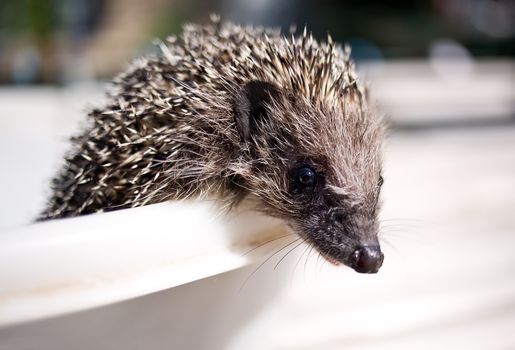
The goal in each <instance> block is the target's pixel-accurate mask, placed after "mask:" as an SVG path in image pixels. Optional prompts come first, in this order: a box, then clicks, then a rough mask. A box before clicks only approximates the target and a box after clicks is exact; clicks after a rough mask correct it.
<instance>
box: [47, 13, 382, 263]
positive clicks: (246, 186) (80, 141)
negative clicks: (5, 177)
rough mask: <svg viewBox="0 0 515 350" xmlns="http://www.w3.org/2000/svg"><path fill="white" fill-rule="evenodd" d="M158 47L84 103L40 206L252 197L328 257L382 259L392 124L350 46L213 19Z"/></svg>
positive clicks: (54, 211)
mask: <svg viewBox="0 0 515 350" xmlns="http://www.w3.org/2000/svg"><path fill="white" fill-rule="evenodd" d="M161 49H162V55H161V56H158V57H146V58H142V59H140V60H138V61H136V62H135V63H134V64H133V66H132V67H131V68H130V69H129V70H128V71H127V72H126V73H124V74H122V75H120V76H119V77H118V78H117V79H116V81H115V86H116V91H114V92H113V93H112V95H111V103H109V104H108V105H107V106H106V107H105V108H102V109H98V110H94V111H93V112H91V113H90V122H91V126H90V127H89V128H88V129H87V130H85V131H84V132H83V134H82V135H80V136H79V137H76V138H75V139H74V140H73V146H74V148H73V150H72V151H71V152H70V153H69V155H68V157H67V158H66V163H65V167H64V169H63V171H62V172H61V174H60V175H59V176H58V177H57V178H56V179H55V180H54V182H53V188H54V192H53V196H52V198H51V199H50V202H49V205H48V207H47V209H46V210H45V211H44V212H43V214H42V215H41V217H40V219H41V220H42V219H48V218H57V217H67V216H75V215H81V214H87V213H93V212H98V211H108V210H114V209H119V208H128V207H137V206H141V205H145V204H150V203H158V202H163V201H167V200H177V199H183V198H187V197H192V196H194V197H205V196H216V197H217V198H219V199H220V201H221V203H222V204H224V205H225V206H227V207H229V208H230V207H232V206H234V205H236V204H238V203H239V202H240V201H241V200H243V199H248V200H249V201H251V202H252V203H255V207H256V209H257V210H260V211H262V212H265V213H267V214H269V215H271V216H274V217H279V218H282V219H284V220H285V221H286V222H287V223H288V224H289V225H290V226H291V227H292V228H293V229H294V230H295V231H296V232H297V233H298V234H299V235H300V236H302V237H303V238H304V239H305V240H306V241H307V242H309V243H310V244H312V245H314V246H315V247H316V249H317V250H318V251H319V252H320V253H321V254H322V255H323V256H325V257H326V258H328V259H329V260H331V261H334V262H341V263H344V264H345V265H348V266H351V267H352V268H354V269H355V270H357V271H359V272H377V270H378V269H379V267H380V266H381V263H382V253H381V252H380V249H379V243H378V241H377V231H378V224H377V215H378V210H379V205H378V197H379V191H380V182H381V181H380V173H381V145H382V141H383V132H384V126H383V121H382V119H381V118H380V117H379V116H378V115H377V114H376V113H375V111H374V110H373V108H372V107H371V106H370V105H369V102H368V101H367V94H366V91H365V89H364V87H363V86H362V85H361V84H360V83H359V82H358V80H357V76H356V74H355V72H354V68H353V65H352V63H351V62H350V60H349V52H348V50H347V51H344V50H342V49H341V48H340V47H339V46H338V45H336V44H334V43H332V41H331V40H330V38H329V40H328V43H319V42H317V41H315V40H314V39H313V38H312V37H311V35H307V34H306V32H304V33H303V35H300V36H298V37H294V36H292V37H291V38H288V39H287V38H285V37H283V36H281V34H280V33H279V32H277V31H270V30H265V29H259V28H250V27H240V26H236V25H233V24H230V23H226V24H220V23H218V22H215V23H214V24H213V25H211V26H205V27H201V26H192V25H189V26H186V27H185V29H184V33H183V34H182V36H181V37H180V38H178V39H177V38H170V39H169V43H168V45H165V44H162V45H161Z"/></svg>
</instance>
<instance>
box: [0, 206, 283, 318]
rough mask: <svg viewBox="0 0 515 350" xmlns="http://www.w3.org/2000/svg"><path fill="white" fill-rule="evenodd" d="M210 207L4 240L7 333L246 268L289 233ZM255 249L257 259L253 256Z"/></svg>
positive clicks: (0, 270)
mask: <svg viewBox="0 0 515 350" xmlns="http://www.w3.org/2000/svg"><path fill="white" fill-rule="evenodd" d="M235 214H236V213H232V214H231V215H224V214H221V213H219V212H217V210H216V207H215V206H214V204H213V203H211V202H182V203H165V204H159V205H152V206H147V207H143V208H137V209H130V210H120V211H116V212H111V213H103V214H96V215H89V216H84V217H79V218H73V219H65V220H54V221H49V222H44V223H38V224H35V225H30V226H27V227H23V228H19V229H16V230H11V231H7V232H3V233H1V234H0V281H2V284H1V285H0V327H1V326H5V325H9V324H12V323H18V322H27V321H32V320H34V319H39V318H43V317H50V316H56V315H61V314H63V313H69V312H76V311H80V310H85V309H89V308H92V307H96V306H100V305H106V304H111V303H115V302H118V301H121V300H127V299H131V298H136V297H139V296H141V295H145V294H150V293H154V292H157V291H161V290H164V289H168V288H172V287H176V286H179V285H183V284H185V283H188V282H192V281H195V280H198V279H202V278H205V277H209V276H213V275H216V274H219V273H223V272H226V271H230V270H233V269H235V268H238V267H242V266H245V265H247V264H249V263H251V262H253V261H256V259H258V258H260V257H262V256H264V255H266V254H267V253H269V252H270V251H271V250H274V247H277V244H279V243H284V239H282V240H281V239H279V240H277V241H275V242H271V243H270V244H267V245H266V246H265V247H263V249H254V250H252V249H253V248H255V247H256V246H258V245H259V244H261V243H263V242H266V241H267V240H271V239H273V238H277V237H283V236H285V235H286V234H287V231H286V230H285V229H284V228H283V227H282V226H281V225H280V223H279V222H277V221H274V220H272V219H269V218H266V217H262V216H259V215H257V214H255V213H251V212H249V211H243V212H241V213H239V215H235ZM250 250H252V252H251V253H248V254H246V253H247V252H248V251H250Z"/></svg>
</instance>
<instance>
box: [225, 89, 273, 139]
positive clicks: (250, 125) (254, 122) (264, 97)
mask: <svg viewBox="0 0 515 350" xmlns="http://www.w3.org/2000/svg"><path fill="white" fill-rule="evenodd" d="M278 96H279V89H278V88H277V87H276V86H275V85H273V84H271V83H267V82H265V81H260V80H253V81H251V82H248V83H247V84H245V85H244V86H243V87H242V88H241V90H240V94H239V95H238V97H237V98H236V106H235V118H236V126H237V127H238V132H239V133H240V136H241V138H242V139H243V140H244V141H245V142H249V141H250V139H251V138H252V135H254V134H255V133H256V132H257V130H258V126H259V124H260V123H261V122H262V121H264V120H266V119H268V118H269V115H268V114H269V111H268V108H267V106H270V104H271V103H272V100H274V99H275V98H277V97H278Z"/></svg>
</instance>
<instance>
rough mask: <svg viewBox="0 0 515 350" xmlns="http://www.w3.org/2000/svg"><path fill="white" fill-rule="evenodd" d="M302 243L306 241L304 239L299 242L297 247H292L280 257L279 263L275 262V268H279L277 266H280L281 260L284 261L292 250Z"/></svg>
mask: <svg viewBox="0 0 515 350" xmlns="http://www.w3.org/2000/svg"><path fill="white" fill-rule="evenodd" d="M302 243H304V240H302V241H301V242H300V243H299V244H297V245H296V246H295V247H293V248H292V249H290V250H289V251H288V252H287V253H286V254H284V255H283V257H282V258H281V259H279V261H278V262H277V264H275V266H274V270H276V269H277V266H279V264H280V263H281V261H283V260H284V259H285V258H286V257H287V256H288V255H289V254H290V253H291V252H293V251H294V250H295V249H297V248H298V247H299V246H300V245H301V244H302Z"/></svg>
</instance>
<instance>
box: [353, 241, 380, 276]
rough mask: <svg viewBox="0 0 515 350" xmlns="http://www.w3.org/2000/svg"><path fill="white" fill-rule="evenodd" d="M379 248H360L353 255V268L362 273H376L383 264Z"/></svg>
mask: <svg viewBox="0 0 515 350" xmlns="http://www.w3.org/2000/svg"><path fill="white" fill-rule="evenodd" d="M383 259H384V256H383V253H381V249H380V248H379V246H363V247H358V248H357V249H356V250H355V251H354V252H353V253H352V268H353V269H354V270H356V271H357V272H360V273H376V272H377V271H379V268H380V267H381V265H382V264H383Z"/></svg>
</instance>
